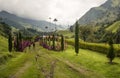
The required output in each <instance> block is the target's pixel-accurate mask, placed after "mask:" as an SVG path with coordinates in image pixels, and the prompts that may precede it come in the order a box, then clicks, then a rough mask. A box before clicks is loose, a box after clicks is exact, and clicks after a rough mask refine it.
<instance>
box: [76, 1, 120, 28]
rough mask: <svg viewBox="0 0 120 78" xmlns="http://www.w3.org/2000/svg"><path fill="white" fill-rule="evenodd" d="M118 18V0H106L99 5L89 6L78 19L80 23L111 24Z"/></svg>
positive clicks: (119, 11)
mask: <svg viewBox="0 0 120 78" xmlns="http://www.w3.org/2000/svg"><path fill="white" fill-rule="evenodd" d="M118 20H120V0H107V1H106V2H105V3H104V4H102V5H101V6H99V7H94V8H91V9H90V10H89V11H88V12H87V13H86V14H85V15H83V16H82V17H81V18H80V19H79V20H78V22H79V24H81V25H91V24H92V25H95V26H101V25H106V26H108V25H111V24H112V23H113V22H115V21H118Z"/></svg>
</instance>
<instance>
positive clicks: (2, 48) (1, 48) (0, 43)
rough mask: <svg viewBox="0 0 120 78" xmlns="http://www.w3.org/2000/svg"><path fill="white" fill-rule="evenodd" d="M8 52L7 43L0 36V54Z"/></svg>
mask: <svg viewBox="0 0 120 78" xmlns="http://www.w3.org/2000/svg"><path fill="white" fill-rule="evenodd" d="M7 51H8V41H7V39H6V38H4V37H3V36H1V35H0V52H7Z"/></svg>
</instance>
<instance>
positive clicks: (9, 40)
mask: <svg viewBox="0 0 120 78" xmlns="http://www.w3.org/2000/svg"><path fill="white" fill-rule="evenodd" d="M8 50H9V52H11V51H12V36H11V34H9V38H8Z"/></svg>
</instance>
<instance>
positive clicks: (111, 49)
mask: <svg viewBox="0 0 120 78" xmlns="http://www.w3.org/2000/svg"><path fill="white" fill-rule="evenodd" d="M109 46H110V47H109V52H108V54H107V58H108V59H109V62H110V64H112V60H113V59H114V58H115V52H114V47H113V40H112V38H110V40H109Z"/></svg>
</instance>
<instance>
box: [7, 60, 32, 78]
mask: <svg viewBox="0 0 120 78" xmlns="http://www.w3.org/2000/svg"><path fill="white" fill-rule="evenodd" d="M30 66H31V62H26V63H25V64H24V65H23V67H20V68H19V70H18V71H17V72H16V73H15V74H14V75H12V76H10V77H9V78H20V76H21V75H22V74H23V73H24V72H25V70H27V69H28V68H29V67H30Z"/></svg>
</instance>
